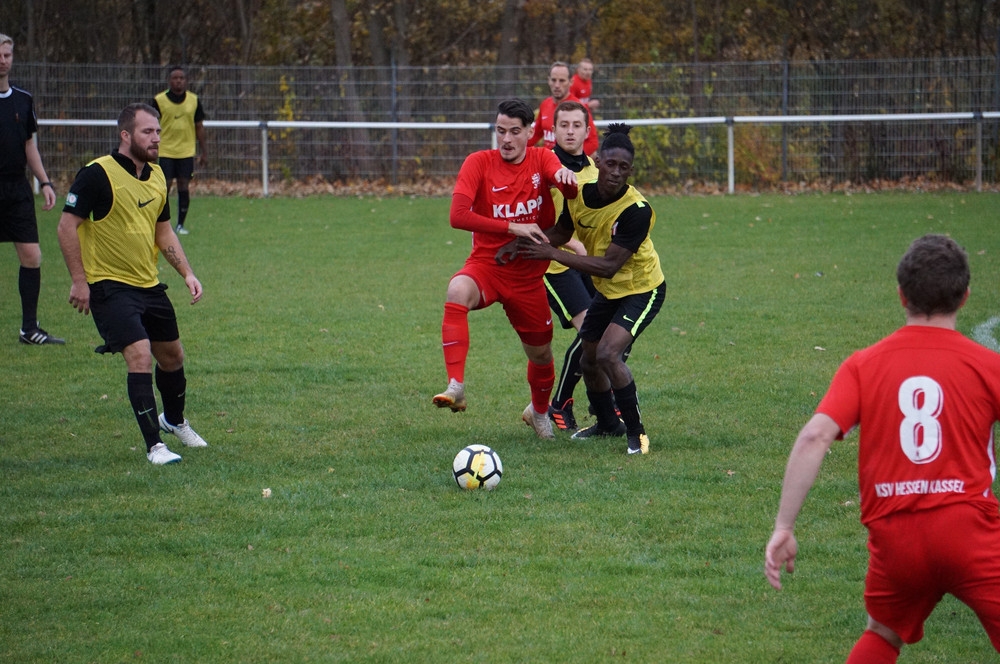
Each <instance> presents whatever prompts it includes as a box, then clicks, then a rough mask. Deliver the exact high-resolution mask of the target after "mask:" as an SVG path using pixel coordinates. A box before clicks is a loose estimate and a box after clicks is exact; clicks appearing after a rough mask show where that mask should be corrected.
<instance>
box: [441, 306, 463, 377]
mask: <svg viewBox="0 0 1000 664" xmlns="http://www.w3.org/2000/svg"><path fill="white" fill-rule="evenodd" d="M441 348H442V349H444V366H445V368H446V369H447V370H448V380H449V381H450V380H451V379H452V378H454V379H455V380H457V381H458V382H460V383H464V382H465V358H466V357H468V355H469V308H468V307H463V306H462V305H461V304H455V303H454V302H445V303H444V320H442V321H441Z"/></svg>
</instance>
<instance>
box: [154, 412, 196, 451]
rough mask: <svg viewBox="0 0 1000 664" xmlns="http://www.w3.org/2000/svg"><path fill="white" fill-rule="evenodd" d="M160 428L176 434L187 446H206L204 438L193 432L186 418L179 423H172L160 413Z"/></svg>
mask: <svg viewBox="0 0 1000 664" xmlns="http://www.w3.org/2000/svg"><path fill="white" fill-rule="evenodd" d="M160 428H161V429H163V430H164V431H166V432H167V433H172V434H174V435H175V436H177V437H178V438H179V439H180V441H181V442H182V443H184V445H185V446H187V447H208V443H206V442H205V439H204V438H202V437H201V436H199V435H198V434H197V433H195V431H194V429H192V428H191V425H190V424H188V421H187V418H184V421H183V422H181V423H180V424H177V425H174V424H170V423H169V422H167V418H165V417H164V416H163V413H160Z"/></svg>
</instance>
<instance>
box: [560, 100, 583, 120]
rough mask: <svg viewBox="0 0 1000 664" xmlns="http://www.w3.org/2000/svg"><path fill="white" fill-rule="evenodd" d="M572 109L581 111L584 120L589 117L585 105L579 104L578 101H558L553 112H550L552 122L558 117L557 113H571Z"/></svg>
mask: <svg viewBox="0 0 1000 664" xmlns="http://www.w3.org/2000/svg"><path fill="white" fill-rule="evenodd" d="M573 111H581V112H582V113H583V119H584V120H586V119H587V118H589V117H590V114H589V113H587V107H586V106H584V105H583V104H581V103H580V102H578V101H573V100H570V101H563V102H559V105H558V106H556V110H555V113H553V114H552V122H553V124H554V123H555V122H556V121H557V120H558V119H559V113H561V112H566V113H572V112H573Z"/></svg>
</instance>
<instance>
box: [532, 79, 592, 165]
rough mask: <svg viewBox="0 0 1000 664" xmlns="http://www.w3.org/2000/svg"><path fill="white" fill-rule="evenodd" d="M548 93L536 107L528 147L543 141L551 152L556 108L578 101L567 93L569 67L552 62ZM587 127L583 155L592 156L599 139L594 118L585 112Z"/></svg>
mask: <svg viewBox="0 0 1000 664" xmlns="http://www.w3.org/2000/svg"><path fill="white" fill-rule="evenodd" d="M549 92H551V93H552V96H551V97H546V98H545V99H544V100H543V101H542V103H541V105H540V106H539V107H538V119H537V120H536V122H535V127H534V130H533V131H532V133H531V138H529V139H528V145H538V143H539V141H542V140H544V141H545V147H546V148H548V149H549V150H551V149H552V148H554V147H555V146H556V135H555V130H554V122H555V118H556V107H558V106H559V104H560V103H562V102H564V101H580V100H579V99H577V98H576V97H574V96H573V95H572V94H570V91H569V65H568V64H566V63H565V62H554V63H552V66H551V67H549ZM587 127H588V128H589V130H590V133H589V134H588V135H587V138H586V140H584V142H583V152H584V154H594V153H595V152H596V151H597V147H598V143H599V141H600V139H599V138H598V136H597V127H596V126H594V118H593V116H592V115H591V114H590V111H589V110H588V111H587Z"/></svg>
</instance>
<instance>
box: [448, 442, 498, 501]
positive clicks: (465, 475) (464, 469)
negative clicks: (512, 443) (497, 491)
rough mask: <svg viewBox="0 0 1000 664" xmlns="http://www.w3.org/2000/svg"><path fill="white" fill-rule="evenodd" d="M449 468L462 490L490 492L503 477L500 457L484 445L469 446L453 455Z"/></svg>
mask: <svg viewBox="0 0 1000 664" xmlns="http://www.w3.org/2000/svg"><path fill="white" fill-rule="evenodd" d="M451 467H452V470H454V471H455V482H457V483H458V486H460V487H462V488H463V489H486V490H487V491H490V490H492V489H494V488H496V485H497V484H499V483H500V477H501V476H502V475H503V464H502V463H501V462H500V457H499V456H498V455H497V453H496V452H494V451H493V449H492V448H490V447H487V446H486V445H469V446H468V447H466V448H465V449H463V450H462V451H461V452H459V453H458V454H456V455H455V461H454V462H453V463H452V464H451Z"/></svg>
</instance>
